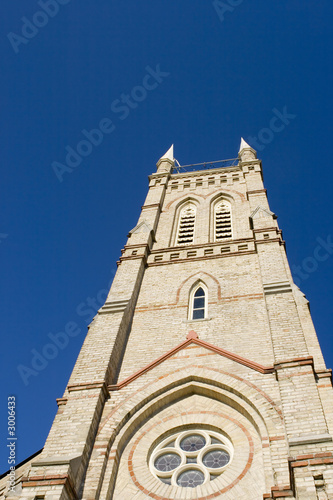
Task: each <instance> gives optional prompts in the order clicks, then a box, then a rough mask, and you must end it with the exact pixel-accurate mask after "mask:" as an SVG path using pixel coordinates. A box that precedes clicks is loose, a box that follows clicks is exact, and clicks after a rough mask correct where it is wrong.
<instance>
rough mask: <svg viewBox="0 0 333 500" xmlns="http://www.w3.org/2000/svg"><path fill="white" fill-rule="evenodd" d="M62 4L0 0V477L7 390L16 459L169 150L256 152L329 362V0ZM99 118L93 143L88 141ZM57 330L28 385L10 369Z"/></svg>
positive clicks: (180, 155) (33, 445) (35, 433)
mask: <svg viewBox="0 0 333 500" xmlns="http://www.w3.org/2000/svg"><path fill="white" fill-rule="evenodd" d="M55 1H56V0H52V1H51V3H50V4H48V3H47V2H44V10H43V8H42V7H41V5H42V4H43V0H41V2H40V3H38V2H37V1H33V0H30V1H29V2H26V1H25V0H12V1H11V2H4V3H3V4H2V5H1V7H0V9H1V15H0V19H1V24H0V26H1V31H0V33H1V36H0V44H1V54H2V72H1V89H0V90H1V92H0V96H1V97H0V99H1V123H2V130H1V146H2V150H1V164H2V169H1V171H2V173H1V183H0V190H1V197H0V200H1V202H0V203H1V211H0V255H1V266H2V271H1V306H0V311H1V332H2V349H1V370H2V373H3V375H2V380H3V383H2V384H1V394H0V396H1V397H0V408H1V412H0V429H1V434H0V435H1V447H0V449H1V451H0V459H1V462H0V465H1V467H0V471H2V472H3V471H5V470H7V469H8V466H7V450H6V447H5V444H6V438H7V425H6V420H7V410H6V408H7V397H8V396H9V395H15V396H16V400H17V436H18V448H17V452H18V461H21V460H23V459H25V458H26V457H27V456H29V455H31V454H32V453H34V452H35V451H36V450H38V449H40V448H41V447H42V446H43V444H44V442H45V439H46V437H47V433H48V431H49V429H50V426H51V424H52V420H53V418H54V415H55V412H56V408H57V406H56V401H55V400H56V398H57V397H61V396H62V394H63V391H64V389H65V386H66V383H67V381H68V378H69V376H70V373H71V370H72V367H73V365H74V362H75V360H76V357H77V355H78V353H79V350H80V347H81V345H82V342H83V340H84V335H85V333H86V330H87V325H88V323H89V321H90V320H91V318H92V315H93V314H94V311H95V310H96V309H97V308H99V306H100V305H101V300H102V298H103V297H104V295H105V292H104V291H103V290H105V289H107V288H108V286H109V284H110V281H111V280H112V278H113V276H114V273H115V269H116V261H117V259H118V257H119V255H120V249H121V248H122V247H123V245H124V244H125V242H126V235H127V233H128V231H129V230H130V229H131V228H132V227H133V226H135V224H136V222H137V218H138V216H139V210H140V207H141V205H142V203H143V201H144V198H145V195H146V191H147V175H149V174H150V173H151V172H153V171H154V170H155V164H156V162H157V160H158V159H159V157H160V156H161V155H162V154H163V153H164V152H165V151H166V150H167V149H168V148H169V146H170V145H171V143H174V144H175V157H176V158H177V160H178V161H179V162H180V163H181V164H189V163H198V162H203V161H212V160H220V159H224V158H233V157H236V156H237V152H238V148H239V143H240V137H241V136H243V137H244V138H245V139H247V140H248V141H249V142H251V141H252V142H254V141H255V142H256V144H258V145H259V148H260V150H259V151H258V156H259V157H260V158H261V159H262V160H263V168H264V180H265V187H266V188H267V190H268V196H269V202H270V206H271V209H272V210H273V211H274V212H275V213H276V214H277V215H278V217H279V219H278V221H279V225H280V227H281V229H282V230H283V235H284V238H285V240H286V242H287V253H288V258H289V261H290V264H291V265H292V266H294V267H293V268H294V269H295V273H296V274H297V279H298V283H299V286H300V288H301V289H302V291H303V292H304V293H305V294H306V296H307V297H308V299H309V300H310V303H311V311H312V315H313V319H314V323H315V326H316V329H317V333H318V336H319V339H320V342H321V345H322V348H323V351H324V354H325V359H326V362H327V365H328V366H329V367H332V366H333V342H332V334H331V330H332V307H331V303H332V297H333V285H332V283H333V279H332V274H333V255H332V253H333V249H332V239H331V238H332V178H333V173H332V161H331V156H332V146H331V138H332V133H333V130H332V98H331V95H332V88H333V85H332V83H333V82H332V74H333V71H332V58H331V51H332V30H331V26H332V21H333V19H332V17H333V16H332V14H333V4H332V2H331V1H329V0H321V2H316V1H314V0H313V1H310V0H279V1H278V2H277V1H276V2H268V1H267V0H251V1H250V0H243V1H242V0H239V1H235V0H225V1H224V2H222V1H221V2H220V7H217V6H214V3H213V1H210V0H209V1H204V2H203V1H202V0H182V1H181V2H180V1H179V0H168V2H165V1H162V0H154V1H153V0H150V1H148V0H141V1H140V2H137V1H134V0H126V1H123V2H116V1H115V0H111V1H110V0H108V1H106V0H99V2H93V1H89V0H81V1H80V2H78V1H75V0H61V1H60V0H57V3H56V4H55V3H54V2H55ZM223 3H224V4H225V5H227V8H223V7H221V4H223ZM51 4H52V5H51ZM236 4H237V6H236ZM52 6H53V7H52ZM52 8H53V10H52ZM46 10H48V12H49V14H45V13H44V14H40V12H41V11H42V12H46ZM223 11H224V12H223ZM31 22H33V23H35V25H36V24H37V25H38V26H39V27H38V28H36V27H34V25H32V24H31ZM148 75H150V76H148ZM143 84H144V85H145V86H146V88H145V91H142V85H143ZM140 86H141V89H140V88H138V87H140ZM128 95H130V96H131V97H126V96H128ZM133 96H134V97H133ZM121 101H123V102H121ZM120 106H122V108H120ZM277 113H280V114H281V113H282V114H283V115H284V121H285V123H283V125H284V126H283V127H281V126H280V127H279V130H278V131H277V130H276V127H275V128H274V126H273V129H274V130H273V129H272V124H273V123H274V122H272V119H273V118H274V116H276V114H277ZM279 123H280V124H281V123H282V122H281V121H280V122H279ZM97 127H99V128H102V130H103V132H102V133H101V132H100V133H96V132H95V133H94V135H93V137H92V140H93V141H94V142H95V145H94V146H91V147H89V145H88V146H87V144H86V143H82V141H84V140H86V139H87V137H86V136H85V135H87V134H88V135H89V132H90V131H91V130H92V129H96V128H97ZM82 131H85V132H82ZM90 137H91V136H90ZM250 138H252V139H250ZM254 138H256V139H254ZM252 145H254V144H252ZM77 147H79V150H80V151H81V153H82V155H84V156H83V157H82V156H81V158H80V157H78V156H77V155H76V156H73V152H72V149H74V150H75V149H76V148H77ZM69 152H71V154H70V157H69V158H67V163H66V155H67V154H68V153H69ZM55 162H56V163H55ZM69 162H72V163H69ZM60 164H62V166H61V165H60ZM69 165H70V166H69ZM318 238H319V239H318ZM323 242H324V243H323ZM318 245H319V246H320V247H321V248H322V250H321V251H320V252H318ZM325 245H326V247H325ZM323 248H324V250H323ZM325 248H326V250H325ZM318 255H321V258H319V259H318V258H317V257H318ZM323 256H325V258H324V257H323ZM65 329H67V331H69V332H71V333H72V336H71V337H70V340H69V341H68V345H67V346H65V347H64V348H63V349H60V348H59V352H58V353H57V354H56V355H55V356H54V359H50V360H49V361H48V363H47V365H46V366H44V367H43V369H42V368H41V367H40V368H41V369H40V370H39V371H38V373H37V374H36V375H31V374H30V375H29V376H28V377H27V378H26V383H27V385H25V384H24V382H23V378H22V376H21V375H20V373H19V371H18V366H20V365H22V366H26V367H31V360H32V357H33V356H34V354H35V353H36V352H41V350H42V349H43V348H44V346H45V345H46V344H47V343H49V342H50V338H52V337H50V334H51V336H52V335H54V334H56V333H58V332H63V331H64V330H65ZM50 354H52V353H50Z"/></svg>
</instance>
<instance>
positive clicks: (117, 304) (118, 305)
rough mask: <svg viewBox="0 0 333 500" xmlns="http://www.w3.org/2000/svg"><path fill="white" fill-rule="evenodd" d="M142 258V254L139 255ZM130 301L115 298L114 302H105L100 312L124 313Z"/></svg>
mask: <svg viewBox="0 0 333 500" xmlns="http://www.w3.org/2000/svg"><path fill="white" fill-rule="evenodd" d="M139 258H140V259H141V256H139ZM128 303H129V300H128V299H126V300H113V301H112V302H108V301H106V302H105V304H104V305H103V306H102V307H101V308H100V309H99V311H98V314H107V313H122V312H124V311H125V309H126V308H127V306H128Z"/></svg>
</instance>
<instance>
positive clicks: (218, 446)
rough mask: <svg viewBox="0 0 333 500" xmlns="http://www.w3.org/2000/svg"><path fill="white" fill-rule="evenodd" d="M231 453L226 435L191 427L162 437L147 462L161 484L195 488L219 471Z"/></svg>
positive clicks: (210, 479)
mask: <svg viewBox="0 0 333 500" xmlns="http://www.w3.org/2000/svg"><path fill="white" fill-rule="evenodd" d="M232 456H233V446H232V444H231V441H230V440H229V439H228V438H226V437H225V436H223V435H222V434H220V433H218V432H215V431H210V430H201V429H200V430H198V429H195V430H190V431H188V430H187V431H181V432H178V433H175V434H174V435H172V436H171V437H170V436H169V437H168V438H166V439H164V440H163V441H162V442H161V443H160V444H159V445H158V446H156V448H155V449H154V450H153V452H152V454H151V457H150V462H149V465H150V470H151V472H152V473H153V475H154V476H155V477H157V478H158V479H159V480H160V481H162V482H163V483H166V484H170V485H172V486H180V487H183V488H195V487H196V486H199V485H202V484H205V483H207V482H209V481H213V480H215V479H216V478H217V477H218V476H219V475H220V474H222V472H223V471H224V470H225V468H226V467H227V466H228V465H229V464H230V462H231V460H232Z"/></svg>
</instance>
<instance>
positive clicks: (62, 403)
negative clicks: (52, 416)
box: [56, 398, 68, 408]
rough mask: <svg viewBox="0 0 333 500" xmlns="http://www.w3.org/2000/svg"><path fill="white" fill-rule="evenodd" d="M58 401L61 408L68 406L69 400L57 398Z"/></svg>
mask: <svg viewBox="0 0 333 500" xmlns="http://www.w3.org/2000/svg"><path fill="white" fill-rule="evenodd" d="M56 401H57V405H58V408H59V407H60V406H63V405H66V404H67V401H68V398H57V399H56Z"/></svg>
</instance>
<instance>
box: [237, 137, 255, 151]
mask: <svg viewBox="0 0 333 500" xmlns="http://www.w3.org/2000/svg"><path fill="white" fill-rule="evenodd" d="M243 149H253V148H251V146H250V145H249V144H248V143H247V142H246V141H244V139H243V137H242V140H241V144H240V148H239V153H240V152H241V151H243Z"/></svg>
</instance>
